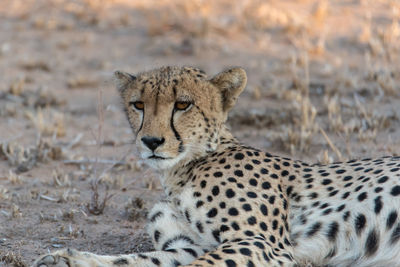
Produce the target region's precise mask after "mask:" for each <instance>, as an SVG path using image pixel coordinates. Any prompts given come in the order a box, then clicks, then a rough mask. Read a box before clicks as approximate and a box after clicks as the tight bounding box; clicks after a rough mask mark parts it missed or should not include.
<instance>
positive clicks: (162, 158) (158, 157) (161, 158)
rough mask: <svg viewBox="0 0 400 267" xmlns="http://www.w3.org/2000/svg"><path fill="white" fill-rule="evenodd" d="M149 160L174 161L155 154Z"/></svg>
mask: <svg viewBox="0 0 400 267" xmlns="http://www.w3.org/2000/svg"><path fill="white" fill-rule="evenodd" d="M148 159H156V160H165V159H172V158H164V157H160V156H157V155H155V154H153V155H151V156H150V157H148Z"/></svg>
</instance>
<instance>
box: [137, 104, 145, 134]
mask: <svg viewBox="0 0 400 267" xmlns="http://www.w3.org/2000/svg"><path fill="white" fill-rule="evenodd" d="M141 118H142V120H141V121H140V127H139V130H138V131H137V133H136V135H138V134H139V132H140V130H142V127H143V122H144V109H143V110H142V117H141Z"/></svg>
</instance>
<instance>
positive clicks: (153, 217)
mask: <svg viewBox="0 0 400 267" xmlns="http://www.w3.org/2000/svg"><path fill="white" fill-rule="evenodd" d="M162 216H163V213H162V212H161V211H159V212H156V213H155V214H154V215H153V216H151V217H150V221H151V222H155V221H156V220H157V219H158V218H159V217H162Z"/></svg>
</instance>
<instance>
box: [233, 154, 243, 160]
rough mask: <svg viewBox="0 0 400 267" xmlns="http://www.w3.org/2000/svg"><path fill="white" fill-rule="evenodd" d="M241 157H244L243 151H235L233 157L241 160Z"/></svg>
mask: <svg viewBox="0 0 400 267" xmlns="http://www.w3.org/2000/svg"><path fill="white" fill-rule="evenodd" d="M243 158H244V155H243V153H236V154H235V159H237V160H242V159H243Z"/></svg>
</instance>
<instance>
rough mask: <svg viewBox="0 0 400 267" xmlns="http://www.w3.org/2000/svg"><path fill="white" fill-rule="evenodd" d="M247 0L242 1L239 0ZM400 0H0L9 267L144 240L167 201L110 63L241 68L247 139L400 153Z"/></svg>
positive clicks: (2, 224) (2, 229)
mask: <svg viewBox="0 0 400 267" xmlns="http://www.w3.org/2000/svg"><path fill="white" fill-rule="evenodd" d="M239 2H240V3H239ZM399 20H400V4H399V2H397V1H380V0H379V1H369V0H363V1H361V0H360V1H324V0H323V1H319V0H318V1H317V0H302V1H295V0H290V1H278V0H273V1H228V0H222V1H211V0H207V1H178V0H176V1H167V0H157V1H155V0H154V1H153V0H150V1H144V0H135V1H128V0H114V1H111V0H103V1H100V0H99V1H96V0H81V1H67V0H36V1H35V0H23V1H22V0H2V1H1V4H0V73H1V76H0V266H28V265H30V264H31V263H32V261H33V260H34V259H35V258H37V257H38V255H39V254H43V253H45V252H47V251H48V250H55V249H60V248H64V247H73V248H76V249H79V250H87V251H92V252H96V253H100V254H120V253H130V252H135V251H146V250H150V249H151V248H152V246H151V243H150V241H149V238H148V237H147V235H146V234H145V231H144V226H145V220H144V219H145V216H146V212H147V210H148V209H149V208H150V207H151V206H152V205H153V204H154V203H155V202H156V201H158V200H159V199H161V198H162V191H161V188H160V184H159V182H158V180H157V177H156V176H155V174H154V173H152V172H151V170H148V169H147V168H146V167H145V166H142V164H141V162H140V160H138V158H137V157H136V156H135V149H134V148H133V146H132V138H133V137H132V135H131V133H130V129H129V127H128V124H127V122H126V121H125V117H124V115H123V114H122V111H121V108H120V104H119V99H118V95H117V92H116V90H115V89H114V87H113V85H112V83H111V74H112V73H113V71H114V70H117V69H121V70H125V71H130V72H133V73H135V72H138V71H142V70H148V69H151V68H154V67H159V66H162V65H194V66H197V67H200V68H202V69H204V70H205V71H206V72H207V73H209V74H210V75H213V74H215V73H217V72H219V71H221V70H222V69H224V68H226V67H228V66H242V67H244V68H245V69H246V70H247V72H248V76H249V84H248V86H247V89H246V92H244V94H243V95H242V97H241V98H240V100H239V103H238V105H237V107H236V108H235V109H234V111H233V112H232V114H231V115H230V119H229V125H230V127H231V129H232V131H233V133H234V134H235V135H236V136H237V137H238V138H239V139H240V140H241V141H243V142H244V143H247V144H249V145H252V146H256V147H259V148H261V149H264V150H268V151H270V152H273V153H276V154H280V155H288V156H292V157H295V158H299V159H302V160H307V161H310V162H317V161H319V162H324V163H327V162H333V161H338V160H346V159H350V158H360V157H364V156H382V155H399V154H400V121H399V120H400V108H399V107H400V88H399V85H400V75H399V73H400V71H399V68H400V65H399V64H398V62H399V57H400V53H399V52H400V51H399V48H400V43H399V41H400V40H399V38H400V25H399V22H400V21H399Z"/></svg>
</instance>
